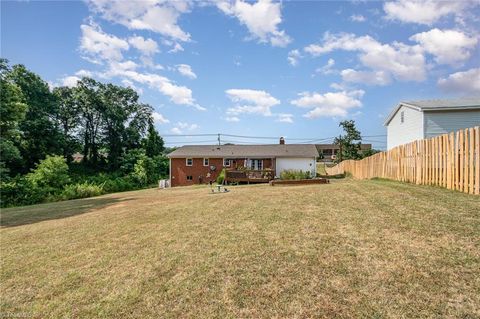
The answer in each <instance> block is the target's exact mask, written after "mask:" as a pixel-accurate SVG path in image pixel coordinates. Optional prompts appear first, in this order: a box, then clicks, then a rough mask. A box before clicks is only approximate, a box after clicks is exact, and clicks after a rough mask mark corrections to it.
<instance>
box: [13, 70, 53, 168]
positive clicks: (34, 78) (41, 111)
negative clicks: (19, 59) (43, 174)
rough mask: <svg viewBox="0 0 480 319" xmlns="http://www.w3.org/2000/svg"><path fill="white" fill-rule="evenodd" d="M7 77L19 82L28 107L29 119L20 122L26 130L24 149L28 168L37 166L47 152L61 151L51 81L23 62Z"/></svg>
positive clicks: (27, 114)
mask: <svg viewBox="0 0 480 319" xmlns="http://www.w3.org/2000/svg"><path fill="white" fill-rule="evenodd" d="M7 79H8V80H10V81H12V82H13V83H15V85H17V86H18V87H19V88H20V90H21V92H22V94H23V97H24V102H25V104H26V105H27V106H28V110H27V112H26V115H25V118H24V119H23V120H22V121H20V123H19V129H20V131H21V132H22V139H21V144H20V145H19V149H20V152H21V154H22V157H23V159H24V160H25V166H24V170H28V169H29V168H31V167H33V166H34V164H35V163H38V161H39V160H40V159H43V158H45V156H46V155H47V154H60V153H61V149H60V143H59V140H60V133H59V130H58V128H57V127H56V125H55V122H54V120H53V118H54V115H55V99H54V96H53V94H52V93H51V92H50V89H49V87H48V84H47V83H46V82H45V81H43V80H42V79H41V78H40V77H39V76H38V75H36V74H35V73H33V72H31V71H29V70H27V69H26V68H25V66H23V65H14V66H13V68H12V69H11V71H10V72H8V74H7Z"/></svg>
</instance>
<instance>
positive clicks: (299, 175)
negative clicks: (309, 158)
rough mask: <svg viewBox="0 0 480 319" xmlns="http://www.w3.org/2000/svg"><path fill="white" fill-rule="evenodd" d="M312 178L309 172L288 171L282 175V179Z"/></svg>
mask: <svg viewBox="0 0 480 319" xmlns="http://www.w3.org/2000/svg"><path fill="white" fill-rule="evenodd" d="M310 178H312V176H311V174H310V172H309V171H302V170H294V169H287V170H284V171H282V172H281V173H280V179H310Z"/></svg>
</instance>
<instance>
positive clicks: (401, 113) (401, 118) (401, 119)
mask: <svg viewBox="0 0 480 319" xmlns="http://www.w3.org/2000/svg"><path fill="white" fill-rule="evenodd" d="M404 122H405V112H403V111H402V112H400V123H404Z"/></svg>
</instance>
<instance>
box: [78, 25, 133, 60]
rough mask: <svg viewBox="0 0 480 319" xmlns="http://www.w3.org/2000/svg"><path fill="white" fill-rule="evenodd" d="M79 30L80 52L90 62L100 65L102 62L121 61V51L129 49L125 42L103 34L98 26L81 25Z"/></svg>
mask: <svg viewBox="0 0 480 319" xmlns="http://www.w3.org/2000/svg"><path fill="white" fill-rule="evenodd" d="M80 28H81V30H82V37H81V39H80V51H81V53H82V54H84V55H86V57H87V58H89V59H90V61H91V62H94V63H97V64H100V63H102V60H107V61H120V60H122V59H123V53H122V51H125V50H128V49H129V45H128V42H127V41H125V40H123V39H120V38H118V37H116V36H114V35H111V34H107V33H105V32H103V31H102V29H101V28H100V27H99V26H98V25H95V24H90V25H87V24H82V25H81V26H80Z"/></svg>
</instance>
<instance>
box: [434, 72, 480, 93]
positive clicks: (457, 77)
mask: <svg viewBox="0 0 480 319" xmlns="http://www.w3.org/2000/svg"><path fill="white" fill-rule="evenodd" d="M438 86H439V87H440V88H441V89H442V90H444V91H446V92H453V93H462V94H464V93H466V94H474V95H476V96H480V68H473V69H470V70H467V71H464V72H457V73H453V74H450V75H449V76H448V77H446V78H441V79H439V80H438Z"/></svg>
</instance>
